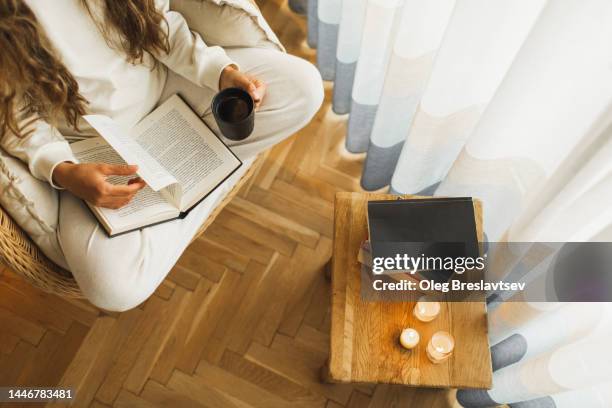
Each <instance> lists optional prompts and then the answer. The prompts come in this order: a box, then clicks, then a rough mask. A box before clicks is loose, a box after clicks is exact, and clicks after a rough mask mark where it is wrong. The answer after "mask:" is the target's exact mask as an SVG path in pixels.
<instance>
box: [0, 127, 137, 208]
mask: <svg viewBox="0 0 612 408" xmlns="http://www.w3.org/2000/svg"><path fill="white" fill-rule="evenodd" d="M19 125H20V129H21V135H16V134H14V133H13V132H10V131H9V132H7V133H6V134H4V135H2V137H0V146H1V147H2V148H3V149H4V150H5V151H6V152H7V153H8V154H10V155H11V156H14V157H17V158H18V159H20V160H22V161H23V162H24V163H26V164H27V165H28V167H29V169H30V173H32V175H33V176H34V177H36V178H38V179H40V180H43V181H47V182H49V183H50V184H51V185H52V186H53V187H55V188H57V189H61V188H65V189H66V190H68V191H70V192H71V193H73V194H74V195H76V196H77V197H79V198H82V199H84V200H86V201H89V202H90V203H92V204H94V205H99V206H102V207H107V208H119V207H122V206H124V205H126V204H127V203H129V201H130V200H131V199H132V198H133V197H134V195H135V194H136V193H137V192H138V190H140V189H141V188H143V187H144V186H145V183H144V181H142V180H140V179H138V178H136V179H133V180H130V183H128V185H124V186H115V185H112V184H110V183H109V182H107V181H106V178H107V177H109V176H110V175H132V174H135V173H136V170H137V168H136V166H114V165H113V166H111V165H107V164H78V163H77V159H76V158H75V157H74V155H73V153H72V150H71V149H70V146H69V145H68V142H66V140H65V139H64V138H63V136H62V135H61V134H60V133H59V131H58V130H57V129H56V128H55V127H53V126H51V125H49V124H48V123H46V122H45V121H43V120H40V119H36V118H33V117H27V118H24V119H23V120H21V121H20V123H19Z"/></svg>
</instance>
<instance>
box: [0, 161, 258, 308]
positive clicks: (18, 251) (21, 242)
mask: <svg viewBox="0 0 612 408" xmlns="http://www.w3.org/2000/svg"><path fill="white" fill-rule="evenodd" d="M264 159H265V155H264V154H260V155H259V156H258V157H257V159H256V160H255V161H254V162H253V164H252V165H251V167H249V169H248V170H247V171H246V172H245V174H244V175H243V176H242V177H241V178H240V180H238V182H237V183H236V184H235V185H234V187H233V188H232V189H231V190H230V191H229V192H228V193H227V195H226V196H225V197H224V198H223V200H222V201H221V202H220V203H219V205H217V207H215V209H214V210H213V211H212V213H211V214H210V216H209V217H208V218H207V219H206V221H205V222H204V224H202V226H201V227H200V229H199V230H198V232H197V234H196V235H195V237H194V238H193V239H194V240H195V239H196V238H198V237H199V236H200V235H202V233H204V231H205V230H206V229H207V228H208V227H209V226H210V225H211V224H212V223H213V221H214V220H215V218H216V217H217V215H219V213H220V212H221V211H222V210H223V208H224V207H225V206H226V205H227V204H228V203H229V202H230V201H231V200H232V198H233V197H234V196H235V195H236V194H237V193H238V191H239V190H240V189H241V188H242V187H243V186H245V185H246V184H247V183H248V181H249V180H250V179H251V178H252V177H253V175H254V174H255V173H256V172H257V170H258V168H259V167H260V165H261V163H262V162H263V160H264ZM0 262H1V263H3V264H4V265H6V266H8V267H9V268H10V269H11V270H12V271H14V272H15V273H17V274H18V275H20V276H22V277H23V278H24V279H25V280H27V281H29V282H30V283H31V284H32V285H33V286H35V287H37V288H39V289H42V290H43V291H45V292H49V293H54V294H56V295H59V296H62V297H70V298H82V297H83V295H82V294H81V291H80V289H79V287H78V285H77V283H76V281H75V280H74V278H73V276H72V274H71V273H70V272H69V271H67V270H65V269H63V268H61V267H59V266H58V265H56V264H55V263H53V262H52V261H51V260H49V258H47V257H46V256H45V254H43V253H42V251H41V250H40V249H39V248H38V247H37V246H36V245H35V244H34V243H33V242H32V241H31V240H30V238H28V236H27V235H26V234H25V233H24V232H23V231H22V230H21V228H20V227H19V225H17V223H15V221H13V219H12V218H11V217H10V216H9V215H8V214H7V213H6V212H5V211H4V209H3V208H2V207H0Z"/></svg>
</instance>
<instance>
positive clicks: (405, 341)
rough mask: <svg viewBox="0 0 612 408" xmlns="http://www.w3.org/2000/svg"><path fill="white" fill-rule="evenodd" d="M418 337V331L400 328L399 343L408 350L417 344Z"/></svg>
mask: <svg viewBox="0 0 612 408" xmlns="http://www.w3.org/2000/svg"><path fill="white" fill-rule="evenodd" d="M420 338H421V336H419V332H418V331H416V330H414V329H411V328H408V329H404V330H402V334H400V344H401V345H402V346H404V347H405V348H407V349H408V350H410V349H413V348H415V347H416V345H417V344H419V339H420Z"/></svg>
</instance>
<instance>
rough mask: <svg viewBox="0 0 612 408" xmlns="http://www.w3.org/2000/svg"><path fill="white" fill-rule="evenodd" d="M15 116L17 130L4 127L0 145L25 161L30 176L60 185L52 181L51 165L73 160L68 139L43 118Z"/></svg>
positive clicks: (73, 161)
mask: <svg viewBox="0 0 612 408" xmlns="http://www.w3.org/2000/svg"><path fill="white" fill-rule="evenodd" d="M18 117H19V118H20V121H19V123H18V126H19V128H20V130H21V132H20V133H21V134H20V135H16V134H14V133H13V132H11V131H10V130H9V131H7V132H6V133H5V134H4V135H0V136H1V137H0V146H1V147H2V148H3V149H4V150H5V151H6V152H7V153H8V154H10V155H11V156H14V157H16V158H18V159H20V160H21V161H23V162H24V163H26V164H27V165H28V167H29V169H30V173H32V175H33V176H34V177H36V178H37V179H40V180H43V181H47V182H48V183H50V184H51V185H52V186H53V187H55V188H60V187H59V186H57V185H56V184H54V183H53V176H52V175H53V171H54V170H55V167H56V166H57V165H58V164H60V163H63V162H72V163H76V162H77V159H76V158H75V157H74V155H73V154H72V150H71V149H70V146H69V145H68V142H66V140H65V139H64V137H63V136H62V135H61V134H60V132H59V131H58V130H57V129H56V128H55V127H53V126H51V125H50V124H48V123H47V122H45V121H43V120H41V119H37V118H36V117H34V116H32V115H27V116H23V115H18Z"/></svg>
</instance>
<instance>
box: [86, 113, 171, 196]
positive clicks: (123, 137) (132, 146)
mask: <svg viewBox="0 0 612 408" xmlns="http://www.w3.org/2000/svg"><path fill="white" fill-rule="evenodd" d="M84 118H85V120H86V121H87V122H88V123H89V124H90V125H91V126H92V127H93V128H94V129H95V130H96V131H97V132H98V133H99V134H100V136H102V137H103V138H104V139H105V140H106V141H107V142H108V144H109V145H111V146H112V147H113V149H115V151H116V152H117V153H118V154H119V156H121V157H122V158H123V159H124V161H125V162H127V163H129V164H136V165H138V175H139V176H140V177H142V179H143V180H144V181H146V183H147V185H148V186H149V187H151V188H152V189H153V190H155V191H159V190H161V189H162V188H164V187H167V186H169V185H170V184H173V183H176V182H177V180H176V179H175V178H174V177H173V176H172V175H171V174H169V173H168V172H167V171H166V170H165V169H164V167H163V166H161V165H160V164H159V163H158V162H157V161H156V160H155V159H154V158H153V157H151V155H150V154H148V153H147V152H146V151H144V150H143V149H142V147H141V146H140V144H138V143H136V141H135V140H134V139H133V137H132V135H131V134H130V133H131V132H126V131H125V130H123V129H122V128H121V126H119V124H117V123H116V122H115V121H114V120H112V119H111V118H109V117H108V116H104V115H85V116H84Z"/></svg>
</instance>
